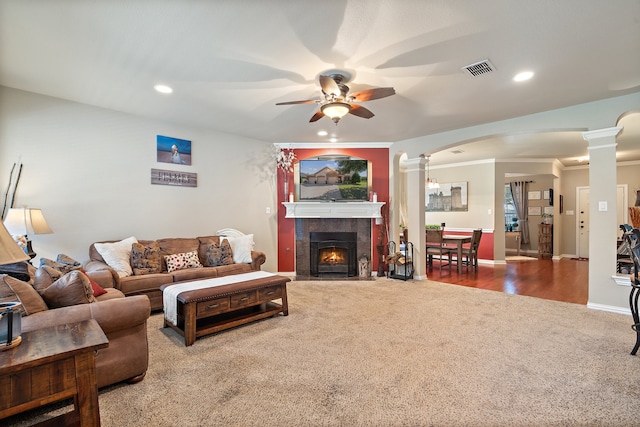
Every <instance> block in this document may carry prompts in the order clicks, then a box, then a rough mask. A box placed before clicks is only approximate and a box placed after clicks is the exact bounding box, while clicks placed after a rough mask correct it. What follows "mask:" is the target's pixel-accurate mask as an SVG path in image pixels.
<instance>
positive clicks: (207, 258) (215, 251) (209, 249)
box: [204, 242, 223, 267]
mask: <svg viewBox="0 0 640 427" xmlns="http://www.w3.org/2000/svg"><path fill="white" fill-rule="evenodd" d="M204 265H205V267H217V266H219V265H223V264H222V250H221V249H220V245H219V244H218V243H215V242H214V243H209V244H208V245H207V246H206V247H205V251H204Z"/></svg>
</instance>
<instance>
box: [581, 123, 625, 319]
mask: <svg viewBox="0 0 640 427" xmlns="http://www.w3.org/2000/svg"><path fill="white" fill-rule="evenodd" d="M621 130H622V128H621V127H612V128H607V129H599V130H594V131H588V132H583V134H582V136H583V138H584V139H585V140H586V141H587V142H588V143H589V147H588V150H589V304H590V305H591V304H593V305H597V306H618V307H620V306H624V304H625V303H624V301H625V300H626V299H627V298H628V294H629V290H628V289H627V288H624V289H622V288H621V287H619V286H617V285H616V284H615V282H614V281H613V280H612V278H611V277H612V276H613V275H614V274H615V271H616V270H615V265H616V239H617V231H618V227H619V224H617V215H616V207H617V204H616V203H617V200H616V184H617V179H616V146H617V142H616V136H617V135H618V133H620V131H621Z"/></svg>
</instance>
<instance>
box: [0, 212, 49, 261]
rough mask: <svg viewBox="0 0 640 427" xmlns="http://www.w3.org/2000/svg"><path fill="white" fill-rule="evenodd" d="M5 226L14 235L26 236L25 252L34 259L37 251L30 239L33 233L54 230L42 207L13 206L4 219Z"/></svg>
mask: <svg viewBox="0 0 640 427" xmlns="http://www.w3.org/2000/svg"><path fill="white" fill-rule="evenodd" d="M4 226H5V227H6V228H7V231H9V233H10V234H11V235H13V236H24V237H25V239H27V247H26V249H25V252H26V253H27V255H29V258H31V259H33V258H34V257H35V256H36V253H35V252H34V251H33V248H32V247H31V240H29V237H28V236H30V235H32V234H51V233H53V230H51V228H50V227H49V224H47V220H45V219H44V215H43V214H42V210H41V209H35V208H27V207H26V206H25V207H23V208H11V209H9V212H8V213H7V217H6V218H5V219H4Z"/></svg>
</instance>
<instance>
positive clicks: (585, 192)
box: [576, 187, 589, 258]
mask: <svg viewBox="0 0 640 427" xmlns="http://www.w3.org/2000/svg"><path fill="white" fill-rule="evenodd" d="M577 202H578V204H577V208H578V212H576V215H577V221H578V223H577V226H578V230H577V233H578V234H577V235H578V253H577V254H576V255H578V258H589V187H578V200H577Z"/></svg>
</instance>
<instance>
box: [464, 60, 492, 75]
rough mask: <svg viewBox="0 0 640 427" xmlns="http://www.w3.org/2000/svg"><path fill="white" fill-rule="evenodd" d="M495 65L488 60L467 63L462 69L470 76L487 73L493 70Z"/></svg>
mask: <svg viewBox="0 0 640 427" xmlns="http://www.w3.org/2000/svg"><path fill="white" fill-rule="evenodd" d="M495 69H496V67H494V66H493V64H492V63H491V62H490V61H489V60H488V59H485V60H484V61H480V62H476V63H475V64H469V65H465V66H464V67H462V71H464V72H466V73H467V74H469V75H470V76H471V77H478V76H481V75H483V74H487V73H490V72H492V71H493V70H495Z"/></svg>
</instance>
